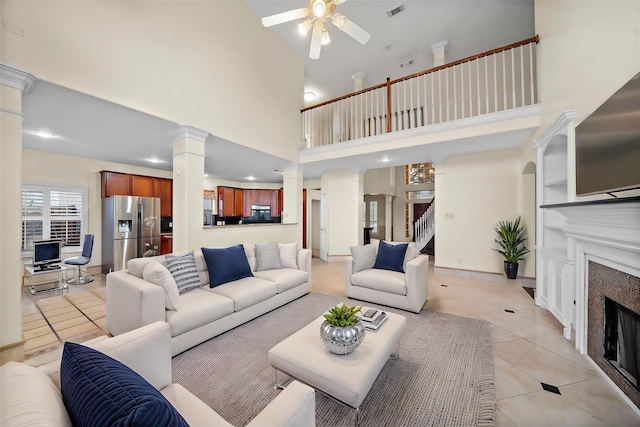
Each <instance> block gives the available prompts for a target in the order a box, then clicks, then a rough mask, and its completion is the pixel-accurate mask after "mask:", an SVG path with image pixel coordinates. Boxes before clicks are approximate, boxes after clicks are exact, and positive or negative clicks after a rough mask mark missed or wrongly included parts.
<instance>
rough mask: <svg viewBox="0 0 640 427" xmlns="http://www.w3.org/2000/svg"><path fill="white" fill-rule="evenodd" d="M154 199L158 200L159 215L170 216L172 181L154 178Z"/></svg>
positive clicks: (171, 209) (171, 208) (171, 210)
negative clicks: (157, 198)
mask: <svg viewBox="0 0 640 427" xmlns="http://www.w3.org/2000/svg"><path fill="white" fill-rule="evenodd" d="M154 188H155V197H159V198H160V215H161V216H171V214H172V212H173V180H172V179H164V178H155V182H154Z"/></svg>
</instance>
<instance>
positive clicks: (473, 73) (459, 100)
mask: <svg viewBox="0 0 640 427" xmlns="http://www.w3.org/2000/svg"><path fill="white" fill-rule="evenodd" d="M537 43H538V37H537V36H536V37H534V38H531V39H527V40H523V41H520V42H517V43H513V44H511V45H508V46H503V47H501V48H498V49H494V50H491V51H489V52H485V53H481V54H478V55H474V56H472V57H469V58H465V59H462V60H459V61H456V62H453V63H450V64H445V65H442V66H439V67H435V68H432V69H429V70H426V71H422V72H420V73H416V74H412V75H409V76H405V77H402V78H399V79H396V80H389V79H387V82H386V83H383V84H380V85H377V86H373V87H370V88H367V89H364V90H361V91H359V92H355V93H351V94H348V95H345V96H342V97H339V98H336V99H333V100H330V101H327V102H323V103H321V104H318V105H315V106H312V107H308V108H305V109H303V110H302V133H303V134H302V143H301V147H300V148H301V150H302V151H301V155H303V156H304V155H305V154H309V155H311V154H312V153H314V152H315V153H317V152H326V151H328V150H329V151H330V150H332V149H333V148H335V149H338V148H339V147H342V148H346V146H353V145H354V143H355V144H356V145H358V146H360V145H364V144H367V143H375V142H379V141H385V140H394V139H400V138H403V137H409V136H416V135H426V134H429V133H433V132H435V131H436V129H444V128H446V129H450V128H452V125H454V124H455V122H459V123H460V126H462V122H461V121H462V120H466V122H465V123H467V125H469V123H471V125H478V124H491V123H494V122H496V121H505V120H511V119H513V118H518V117H524V116H531V115H533V114H534V113H533V112H531V111H529V110H528V108H529V107H534V106H537V104H538V93H537V87H536V46H537ZM523 110H526V112H524V113H522V111H523ZM496 113H497V114H496ZM500 113H508V114H500ZM535 114H536V115H537V109H536V110H535ZM474 118H478V120H473V119H474ZM469 119H471V120H469ZM447 124H450V126H443V125H447ZM438 125H440V126H438ZM356 141H357V143H356ZM348 143H352V144H348ZM497 148H500V147H497ZM494 149H495V148H494Z"/></svg>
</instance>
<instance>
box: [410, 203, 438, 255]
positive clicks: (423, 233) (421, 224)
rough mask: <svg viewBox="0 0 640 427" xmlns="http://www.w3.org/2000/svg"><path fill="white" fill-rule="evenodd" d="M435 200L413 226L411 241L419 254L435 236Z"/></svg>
mask: <svg viewBox="0 0 640 427" xmlns="http://www.w3.org/2000/svg"><path fill="white" fill-rule="evenodd" d="M435 219H436V200H435V199H433V202H432V203H431V206H429V209H427V211H426V212H425V213H423V214H422V216H421V217H420V218H418V220H417V221H416V222H415V223H414V224H413V240H414V242H415V245H416V249H417V250H418V251H419V252H420V251H422V250H423V249H424V248H425V246H427V244H428V243H429V242H430V241H431V240H432V239H433V238H434V235H435V234H436V221H435Z"/></svg>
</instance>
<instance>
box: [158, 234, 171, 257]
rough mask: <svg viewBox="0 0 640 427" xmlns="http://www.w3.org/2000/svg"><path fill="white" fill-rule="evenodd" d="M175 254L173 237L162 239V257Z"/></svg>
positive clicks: (163, 237)
mask: <svg viewBox="0 0 640 427" xmlns="http://www.w3.org/2000/svg"><path fill="white" fill-rule="evenodd" d="M171 252H173V236H161V237H160V255H166V254H170V253H171Z"/></svg>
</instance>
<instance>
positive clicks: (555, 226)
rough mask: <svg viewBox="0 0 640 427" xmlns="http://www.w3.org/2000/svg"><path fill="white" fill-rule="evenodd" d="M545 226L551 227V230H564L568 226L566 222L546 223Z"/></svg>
mask: <svg viewBox="0 0 640 427" xmlns="http://www.w3.org/2000/svg"><path fill="white" fill-rule="evenodd" d="M544 226H545V228H549V229H551V230H562V229H563V228H564V227H565V226H566V224H561V223H553V222H551V223H546V224H545V225H544Z"/></svg>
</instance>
